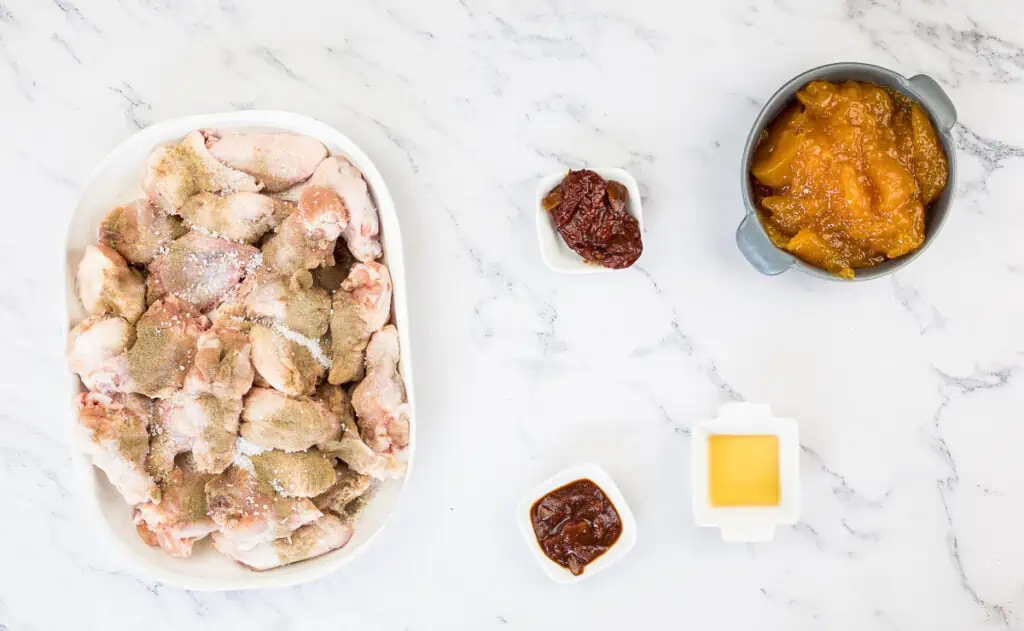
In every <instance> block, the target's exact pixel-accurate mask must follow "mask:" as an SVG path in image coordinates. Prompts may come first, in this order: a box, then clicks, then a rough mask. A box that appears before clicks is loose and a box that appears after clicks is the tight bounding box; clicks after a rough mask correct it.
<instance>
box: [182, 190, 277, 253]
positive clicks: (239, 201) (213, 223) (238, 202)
mask: <svg viewBox="0 0 1024 631" xmlns="http://www.w3.org/2000/svg"><path fill="white" fill-rule="evenodd" d="M292 210H294V208H293V207H292V206H291V205H290V204H288V203H285V202H281V201H278V200H276V199H273V198H272V197H267V196H266V195H261V194H259V193H234V194H231V195H225V196H221V195H215V194H213V193H197V194H195V195H193V196H192V197H189V198H188V199H187V200H186V201H185V204H184V205H182V207H181V208H180V209H179V210H178V213H179V214H180V215H181V216H182V217H184V218H185V221H186V222H188V224H189V225H190V226H198V227H200V228H202V229H204V230H207V231H209V232H212V233H214V234H216V235H218V236H221V237H224V238H225V239H232V240H234V241H244V242H246V243H255V242H256V241H258V240H259V239H260V237H262V236H263V235H264V234H265V233H266V232H267V231H268V230H270V229H271V228H274V227H276V226H277V225H278V224H280V223H281V221H282V220H284V218H285V217H287V216H288V215H289V214H291V212H292Z"/></svg>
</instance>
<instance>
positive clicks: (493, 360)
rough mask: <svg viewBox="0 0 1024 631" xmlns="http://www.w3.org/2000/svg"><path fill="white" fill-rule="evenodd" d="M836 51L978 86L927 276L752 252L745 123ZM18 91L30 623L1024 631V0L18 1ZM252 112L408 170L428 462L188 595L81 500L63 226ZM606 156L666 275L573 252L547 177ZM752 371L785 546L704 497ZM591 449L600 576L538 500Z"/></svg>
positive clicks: (6, 367)
mask: <svg viewBox="0 0 1024 631" xmlns="http://www.w3.org/2000/svg"><path fill="white" fill-rule="evenodd" d="M286 6H287V7H288V8H285V7H286ZM838 60H859V61H868V62H875V63H879V64H882V65H885V66H888V67H890V68H893V69H895V70H897V71H899V72H902V73H904V74H908V75H909V74H914V73H917V72H925V73H928V74H931V75H932V76H934V77H935V78H936V79H938V80H939V81H940V82H941V83H942V84H943V85H944V86H945V87H946V88H947V90H948V92H949V94H950V96H951V97H952V98H953V100H954V102H955V103H956V105H957V107H958V108H959V112H960V118H961V121H962V126H961V127H960V128H958V130H957V135H958V145H959V148H960V164H961V181H960V183H959V191H958V195H957V200H956V203H955V207H954V209H953V212H952V215H951V217H950V220H949V222H948V223H947V224H946V227H945V228H944V231H943V233H942V234H941V236H940V238H939V239H938V241H937V242H936V243H935V245H934V246H933V248H932V249H931V250H929V252H928V253H927V254H926V255H925V256H923V257H922V258H921V259H920V260H919V261H917V262H915V263H914V264H913V265H912V266H911V267H909V268H908V269H906V270H905V271H903V272H900V273H899V274H897V275H895V276H893V277H891V278H886V279H884V280H880V281H876V282H871V283H866V284H856V285H843V284H835V283H824V282H821V281H817V280H814V279H811V278H809V277H806V276H802V275H800V274H798V273H795V272H793V273H788V274H785V275H783V276H781V277H778V278H774V279H769V278H764V277H761V276H758V275H757V274H756V273H755V272H754V271H753V270H752V269H751V268H750V267H749V266H748V265H747V264H746V262H745V261H743V260H742V258H741V257H740V255H739V254H738V252H737V250H736V248H735V247H734V244H733V230H734V227H735V225H736V223H737V222H738V221H739V219H740V217H741V214H742V209H741V205H740V201H739V196H738V179H739V174H738V173H737V168H738V161H739V154H740V150H741V145H742V142H743V140H744V138H745V136H746V134H747V131H748V127H749V125H750V123H751V121H752V120H753V118H754V116H755V115H756V113H757V111H758V109H759V107H760V104H761V103H763V101H764V99H766V98H767V97H768V96H769V95H770V94H771V93H772V92H773V91H774V89H775V88H776V87H777V86H778V85H780V84H781V83H782V82H784V81H785V80H786V79H788V78H789V77H791V76H792V75H795V74H797V73H798V72H800V71H803V70H805V69H807V68H809V67H811V66H815V65H818V64H821V63H825V62H829V61H838ZM0 103H2V104H3V113H4V115H3V117H2V118H0V172H2V173H3V178H2V180H3V184H4V189H3V190H4V202H3V206H4V210H3V216H4V218H5V220H6V226H5V229H4V230H3V232H2V236H0V267H2V269H3V270H4V273H3V274H2V275H0V328H2V330H3V331H4V334H3V336H2V338H0V339H2V341H0V356H2V357H3V358H4V359H5V361H4V362H3V364H2V368H0V393H2V394H0V629H2V630H6V631H29V630H33V629H79V628H81V629H105V630H106V629H137V628H140V626H141V627H142V628H147V629H161V628H169V629H202V628H211V629H213V628H217V629H235V628H247V629H291V628H294V629H301V628H314V627H315V628H326V629H361V630H362V629H366V630H370V629H388V630H401V629H415V630H418V629H489V628H494V629H511V628H519V629H543V628H563V629H564V628H574V627H580V628H583V627H584V626H586V627H587V628H592V629H604V628H609V629H624V628H642V627H646V628H670V627H671V628H686V629H741V628H756V629H786V630H793V629H832V630H836V629H838V630H845V629H850V630H858V631H859V630H864V629H929V630H945V629H950V630H958V631H959V630H966V629H972V630H973V629H979V630H985V629H1002V628H1007V629H1024V604H1022V603H1024V578H1022V576H1024V571H1022V568H1024V538H1022V532H1024V529H1022V523H1024V459H1022V458H1021V456H1020V452H1021V444H1022V443H1024V422H1022V418H1021V412H1020V410H1021V409H1022V407H1024V326H1021V323H1022V322H1024V291H1021V290H1022V287H1024V282H1022V281H1024V248H1022V247H1021V246H1020V241H1021V237H1022V236H1024V235H1022V230H1024V212H1022V211H1024V192H1022V191H1024V188H1022V186H1021V181H1022V180H1024V123H1022V122H1021V113H1022V112H1024V10H1022V7H1021V4H1020V2H1019V1H1017V0H977V1H976V2H972V3H968V2H960V1H958V0H945V1H942V0H927V1H925V0H874V1H871V0H845V1H843V2H840V1H838V0H835V1H833V0H829V1H823V0H777V1H776V2H760V1H757V0H747V1H745V2H743V1H722V2H657V1H655V0H646V1H643V2H623V1H621V0H620V1H617V2H615V1H602V2H586V3H584V2H569V1H562V2H557V1H552V2H539V1H533V0H529V1H526V0H515V1H513V0H507V1H504V2H498V1H495V2H482V1H476V0H462V1H461V2H442V1H441V0H437V1H429V2H428V1H421V2H412V1H409V2H404V3H403V2H375V1H371V0H367V1H365V2H337V1H332V0H319V1H316V2H290V3H284V2H276V1H270V0H267V1H263V2H244V1H243V0H220V1H219V2H215V1H213V0H210V1H208V2H207V1H202V0H190V1H184V0H182V1H177V0H121V1H120V2H111V1H109V0H103V1H101V0H95V1H88V0H52V1H50V0H0ZM252 107H259V108H281V109H289V110H294V111H297V112H302V113H306V114H310V115H313V116H316V117H318V118H321V119H323V120H324V121H326V122H328V123H330V124H332V125H334V126H336V127H337V128H338V129H340V130H342V131H343V132H345V133H346V134H349V135H350V136H351V137H352V138H353V139H354V140H356V141H357V142H358V143H360V144H361V146H362V147H363V148H364V149H365V150H366V151H367V152H368V153H369V154H370V155H371V157H372V158H373V159H374V160H375V161H376V163H377V165H378V166H379V167H380V169H381V171H382V172H383V175H384V177H385V178H386V179H387V180H388V182H389V184H390V186H391V188H392V192H393V194H394V196H395V198H396V203H397V205H398V210H399V214H400V217H401V219H402V221H403V230H404V232H405V238H406V244H407V248H408V252H407V257H408V260H409V265H408V266H409V271H410V279H411V283H410V284H411V295H410V299H411V301H412V306H411V312H412V313H411V315H412V318H413V327H412V333H413V335H414V337H415V338H416V342H417V345H418V349H417V358H416V360H417V365H416V367H415V369H416V373H417V374H418V375H419V377H420V382H419V383H418V384H417V385H418V393H419V397H420V405H419V410H418V413H419V423H420V434H419V436H420V443H419V450H418V464H417V468H416V471H415V473H414V477H413V479H412V480H411V486H410V489H409V492H408V494H407V496H406V498H405V500H404V501H403V503H402V504H401V506H400V507H399V509H398V511H397V512H396V514H395V516H394V520H393V522H392V523H391V524H390V525H389V527H388V528H387V529H386V531H385V532H384V533H383V535H382V537H381V538H380V539H379V540H378V541H377V543H376V544H375V546H374V547H373V549H371V550H370V551H369V553H368V554H366V555H364V556H363V557H361V558H360V559H358V560H357V561H356V562H355V563H354V564H352V565H350V566H348V567H347V568H345V570H343V571H342V572H340V573H338V574H336V575H333V576H331V577H329V578H327V579H325V580H321V581H319V582H317V583H314V584H309V585H306V586H302V587H297V588H292V589H285V590H280V591H273V592H259V593H256V592H252V593H244V592H243V593H220V594H217V593H213V594H211V593H188V592H184V591H181V590H178V589H174V588H170V587H166V586H162V585H157V584H152V583H150V582H147V581H145V580H142V579H139V578H137V577H134V576H131V575H128V574H127V573H125V572H124V570H123V569H122V568H121V567H119V566H118V564H117V563H116V562H115V561H114V560H113V559H112V558H111V557H110V556H109V555H108V554H107V552H106V551H105V550H104V549H103V548H102V547H101V545H100V540H99V539H98V537H97V536H96V534H95V533H94V532H93V531H92V530H91V526H90V525H89V524H88V523H86V522H85V520H84V516H83V514H82V513H81V512H80V511H79V510H78V508H77V507H76V504H75V500H74V497H73V488H74V485H73V481H72V480H71V475H70V466H69V455H68V449H69V441H68V435H69V428H68V427H67V424H68V422H67V415H66V412H65V407H64V406H65V404H66V402H65V399H64V397H63V395H62V393H61V392H60V391H59V389H55V387H54V383H60V381H59V379H60V377H59V375H60V373H61V371H62V370H63V361H62V357H61V353H62V346H63V340H62V338H61V334H60V330H61V317H62V315H61V314H62V310H61V308H60V301H61V296H62V287H61V285H60V273H61V265H62V261H61V238H62V232H63V226H64V224H65V222H66V219H67V215H68V212H69V209H70V208H71V207H72V205H73V202H74V199H75V196H76V194H77V191H78V190H79V189H80V187H81V186H82V185H83V184H84V182H85V181H86V179H87V178H88V176H89V174H90V172H91V170H92V169H93V168H94V167H95V165H96V164H97V162H98V161H99V160H100V159H101V158H102V157H103V156H104V155H105V154H106V153H107V152H108V151H109V150H110V149H111V148H112V147H113V146H114V145H116V144H117V143H118V142H120V141H121V140H122V139H124V138H125V137H127V136H128V135H129V134H131V133H133V132H134V131H135V130H136V129H137V128H139V127H142V126H145V125H147V124H149V123H152V122H154V121H159V120H161V119H164V118H168V117H173V116H179V115H182V114H187V113H198V112H208V111H219V110H224V109H230V108H252ZM582 164H587V165H602V166H622V167H625V168H627V169H629V170H630V171H631V172H632V173H633V174H634V175H635V176H636V177H637V179H638V180H639V181H640V183H641V189H642V191H643V194H644V196H645V199H644V209H645V223H646V230H647V232H646V235H645V243H646V252H645V254H644V256H643V258H642V259H641V261H640V263H639V265H638V266H637V268H635V269H634V270H632V271H628V272H625V273H620V274H607V275H596V276H588V277H565V276H557V275H554V274H552V273H550V272H548V271H547V270H546V269H545V268H544V267H543V265H542V264H541V262H540V258H539V256H538V251H537V244H536V239H535V235H534V224H533V217H534V215H533V208H532V207H531V199H532V194H533V189H534V185H535V183H536V182H537V180H538V178H539V177H541V176H542V175H544V174H546V173H548V172H550V171H552V170H554V169H557V168H559V167H560V166H561V165H571V166H579V165H582ZM826 354H827V355H829V356H831V357H833V358H834V357H838V358H840V359H839V360H838V361H837V360H835V359H831V358H826V357H825V355H826ZM737 398H742V399H748V400H759V401H769V402H771V403H772V405H773V406H774V409H775V410H776V411H777V412H779V413H781V414H783V415H787V416H792V417H794V418H796V419H798V420H799V421H800V426H801V432H802V441H803V443H804V453H803V459H802V466H803V491H804V509H803V516H802V521H801V523H800V524H798V525H797V526H795V527H792V528H786V529H783V530H781V531H780V532H779V533H778V536H777V538H776V541H775V542H773V543H771V544H760V545H726V544H723V543H722V542H721V541H720V540H719V538H718V535H717V533H716V532H715V531H710V530H698V529H696V528H695V527H694V526H693V523H692V520H691V516H690V509H689V501H690V496H689V491H688V483H689V478H688V467H689V455H688V449H689V439H688V432H689V429H688V428H689V427H690V426H691V425H692V424H693V423H694V422H695V421H696V420H698V419H701V418H704V417H708V416H710V415H712V414H713V413H714V411H715V410H716V408H717V406H718V405H719V404H721V403H723V402H725V401H729V400H731V399H737ZM586 459H590V460H594V461H597V462H599V463H601V464H602V465H604V466H605V468H606V469H607V470H608V471H609V472H610V473H611V474H612V475H613V476H614V477H615V478H616V480H617V481H618V484H619V486H620V488H621V490H622V492H623V493H624V494H625V495H626V496H627V498H628V499H629V501H630V504H631V506H632V508H633V511H634V513H635V514H636V517H637V520H638V522H639V541H638V544H637V546H636V548H635V549H634V550H633V552H632V553H631V554H630V555H629V556H628V557H627V558H625V559H624V560H623V561H621V562H620V563H619V564H617V565H616V566H615V567H614V568H613V569H611V570H609V571H608V572H607V573H605V574H603V575H601V576H600V577H596V578H594V579H593V580H592V581H587V582H585V583H582V584H580V585H577V586H573V587H568V588H566V587H564V586H556V585H554V584H552V583H550V581H549V580H548V579H547V578H546V577H545V576H544V574H543V573H542V572H541V571H540V570H539V569H538V568H537V567H536V565H535V563H536V562H535V561H534V559H532V558H531V557H530V556H529V554H528V553H527V550H526V548H525V546H524V544H523V542H522V541H521V539H520V534H519V532H518V531H517V529H516V524H515V522H514V520H513V517H512V510H513V507H514V506H515V504H516V501H517V500H518V499H519V495H520V493H521V492H522V491H523V490H525V489H527V488H529V487H530V486H532V485H533V484H535V483H536V482H538V481H539V480H541V479H543V478H544V477H546V476H547V475H549V474H550V473H552V472H554V471H555V470H557V469H559V468H561V467H563V466H565V465H568V464H572V463H574V462H576V461H579V460H586Z"/></svg>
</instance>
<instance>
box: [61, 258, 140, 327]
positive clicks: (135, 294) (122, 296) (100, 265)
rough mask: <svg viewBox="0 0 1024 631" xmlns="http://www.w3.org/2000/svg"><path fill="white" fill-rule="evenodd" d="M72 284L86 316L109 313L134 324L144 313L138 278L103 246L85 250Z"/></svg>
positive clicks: (137, 273)
mask: <svg viewBox="0 0 1024 631" xmlns="http://www.w3.org/2000/svg"><path fill="white" fill-rule="evenodd" d="M76 281H77V287H78V298H79V299H80V300H81V301H82V306H83V307H85V310H86V311H88V312H89V314H90V315H103V314H106V313H113V314H116V315H119V316H121V317H122V318H124V319H125V320H127V321H128V322H132V323H134V322H135V321H136V320H138V319H139V316H141V315H142V312H143V311H145V310H146V289H145V284H144V283H143V282H142V275H141V274H139V272H138V271H136V270H134V269H132V268H131V267H129V266H128V262H127V261H125V260H124V257H122V256H121V255H120V254H118V253H117V252H116V251H115V250H114V249H112V248H110V247H107V246H105V245H103V244H100V245H90V246H89V247H87V248H86V249H85V255H84V256H83V257H82V262H81V263H79V264H78V274H77V277H76Z"/></svg>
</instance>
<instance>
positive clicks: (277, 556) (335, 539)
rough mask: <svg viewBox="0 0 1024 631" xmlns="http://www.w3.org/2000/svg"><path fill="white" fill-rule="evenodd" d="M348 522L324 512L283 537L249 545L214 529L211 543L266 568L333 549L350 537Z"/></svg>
mask: <svg viewBox="0 0 1024 631" xmlns="http://www.w3.org/2000/svg"><path fill="white" fill-rule="evenodd" d="M354 532H355V530H354V529H353V528H352V524H351V523H349V522H346V521H343V520H342V519H341V518H339V517H337V516H335V515H324V516H323V517H321V518H320V519H318V520H317V521H316V522H314V523H312V524H309V525H307V526H303V527H302V528H299V529H298V530H296V531H295V532H294V533H292V535H291V536H290V537H288V538H287V539H276V540H274V541H267V542H264V543H261V544H259V545H257V546H254V547H251V548H245V547H240V546H238V545H234V542H232V541H231V540H230V539H229V538H228V537H226V536H224V535H222V534H220V533H214V535H213V545H214V547H216V548H217V550H218V551H219V552H221V553H223V554H226V555H228V556H229V557H231V558H233V559H234V560H235V561H238V562H239V563H241V564H242V565H244V566H246V567H248V568H251V569H254V570H269V569H272V568H275V567H281V566H282V565H288V564H289V563H297V562H299V561H305V560H306V559H312V558H314V557H318V556H320V555H322V554H326V553H328V552H330V551H332V550H337V549H338V548H341V547H342V546H344V545H345V544H347V543H348V542H349V540H351V539H352V534H353V533H354Z"/></svg>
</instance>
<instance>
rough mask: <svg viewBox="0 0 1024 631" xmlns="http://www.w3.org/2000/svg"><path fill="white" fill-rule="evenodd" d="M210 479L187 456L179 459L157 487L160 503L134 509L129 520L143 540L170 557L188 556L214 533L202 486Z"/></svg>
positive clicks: (204, 488)
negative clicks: (156, 546)
mask: <svg viewBox="0 0 1024 631" xmlns="http://www.w3.org/2000/svg"><path fill="white" fill-rule="evenodd" d="M212 478H213V476H212V475H209V474H206V473H201V472H200V471H199V470H198V469H196V467H195V465H194V463H193V462H192V458H191V457H190V456H184V457H182V458H180V459H179V463H178V464H177V465H176V466H175V467H174V470H173V471H172V472H171V474H170V475H169V476H167V479H165V480H164V481H163V483H162V484H161V485H160V502H159V503H155V502H147V503H145V504H140V505H138V506H136V507H135V511H134V512H133V515H132V516H133V519H134V521H135V527H136V529H138V531H139V535H140V536H142V538H143V540H144V541H146V542H147V543H150V545H154V544H155V545H158V546H160V547H161V548H163V549H164V551H166V552H167V553H168V554H170V555H171V556H176V557H187V556H190V555H191V554H192V546H193V545H194V544H195V542H196V541H199V540H200V539H202V538H203V537H205V536H206V535H208V534H210V533H211V532H213V531H214V530H217V524H215V523H213V520H212V519H210V516H209V515H207V508H206V483H207V482H209V481H210V480H211V479H212Z"/></svg>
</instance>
